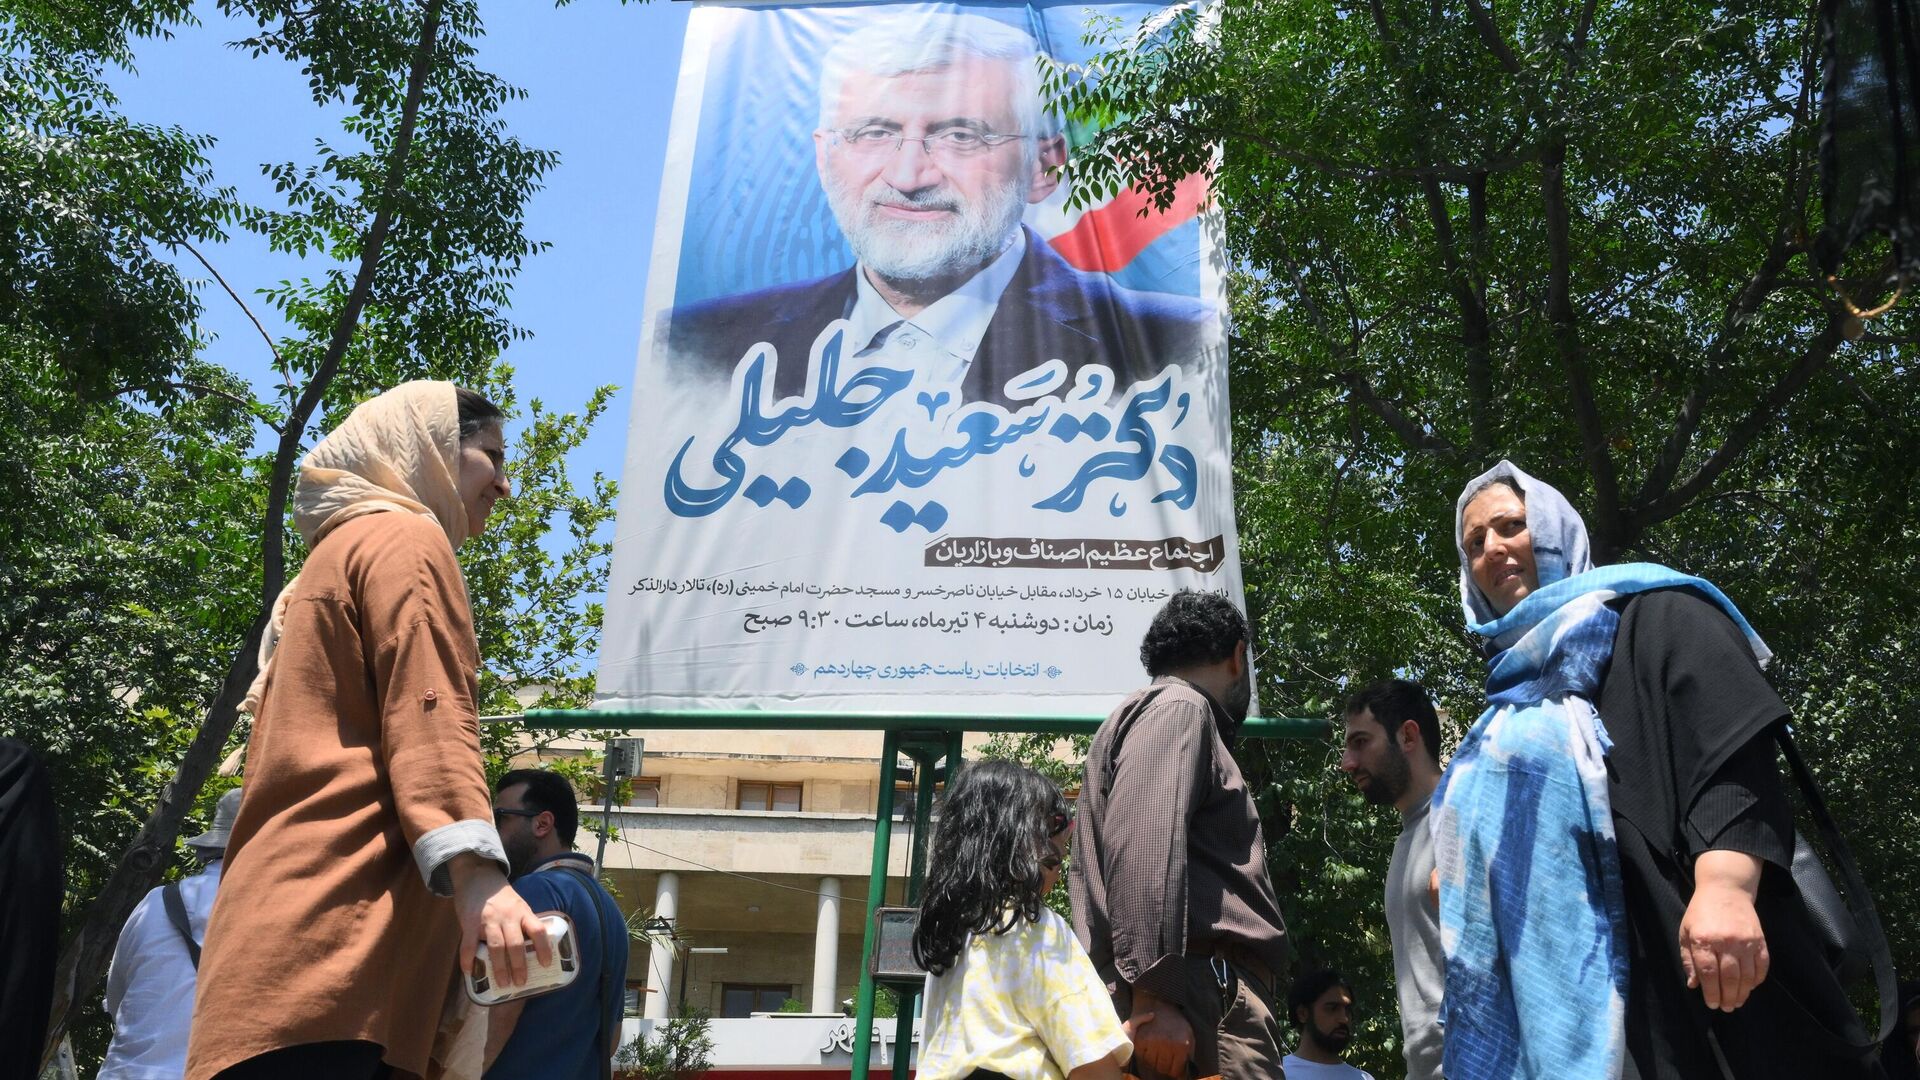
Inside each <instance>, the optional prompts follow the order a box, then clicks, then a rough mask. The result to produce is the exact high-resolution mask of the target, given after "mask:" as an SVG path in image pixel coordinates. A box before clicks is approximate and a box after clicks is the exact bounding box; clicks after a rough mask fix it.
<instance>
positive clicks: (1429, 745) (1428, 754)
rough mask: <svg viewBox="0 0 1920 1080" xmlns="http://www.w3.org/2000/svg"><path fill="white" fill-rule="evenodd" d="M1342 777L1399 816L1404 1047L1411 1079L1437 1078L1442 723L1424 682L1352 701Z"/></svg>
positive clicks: (1394, 912)
mask: <svg viewBox="0 0 1920 1080" xmlns="http://www.w3.org/2000/svg"><path fill="white" fill-rule="evenodd" d="M1340 771H1342V772H1344V773H1346V774H1347V777H1348V779H1350V780H1352V781H1353V784H1354V786H1355V787H1357V788H1359V789H1360V794H1361V795H1364V796H1365V797H1366V800H1367V801H1368V802H1370V803H1372V804H1373V805H1375V806H1391V807H1393V808H1394V809H1396V810H1398V811H1400V838H1399V839H1398V840H1396V841H1394V844H1393V861H1392V862H1391V863H1389V864H1388V865H1387V932H1388V934H1389V935H1390V936H1391V937H1392V939H1393V976H1394V978H1393V984H1394V990H1395V991H1396V993H1397V994H1398V996H1399V998H1400V1031H1401V1034H1402V1035H1403V1036H1404V1038H1403V1040H1402V1042H1401V1047H1402V1049H1403V1050H1404V1052H1405V1054H1406V1058H1407V1080H1439V1078H1440V1057H1441V1048H1442V1044H1441V1037H1440V998H1441V995H1442V993H1443V991H1444V990H1445V988H1446V959H1445V954H1444V953H1443V952H1442V951H1441V948H1440V913H1439V911H1438V910H1437V909H1436V908H1435V907H1434V904H1433V901H1432V899H1431V898H1430V897H1429V896H1428V884H1429V882H1430V881H1431V880H1432V878H1433V865H1434V864H1433V834H1432V832H1431V831H1430V830H1429V829H1428V827H1427V804H1428V802H1429V801H1431V799H1432V798H1433V789H1434V786H1435V785H1436V784H1438V783H1439V782H1440V718H1439V715H1438V714H1437V713H1435V711H1434V708H1433V699H1431V698H1429V697H1428V696H1427V692H1426V690H1425V689H1424V688H1423V687H1421V686H1420V684H1418V683H1411V682H1407V681H1406V680H1405V679H1382V680H1381V681H1379V682H1376V683H1373V684H1371V685H1369V686H1367V687H1366V688H1365V689H1363V690H1361V691H1360V692H1359V693H1357V694H1355V695H1353V697H1352V698H1350V699H1349V700H1348V701H1347V710H1346V746H1345V749H1344V750H1343V751H1342V752H1341V754H1340Z"/></svg>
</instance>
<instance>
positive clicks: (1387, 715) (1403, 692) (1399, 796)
mask: <svg viewBox="0 0 1920 1080" xmlns="http://www.w3.org/2000/svg"><path fill="white" fill-rule="evenodd" d="M1340 771H1341V772H1344V773H1346V774H1347V778H1348V779H1349V780H1352V781H1353V784H1354V786H1355V787H1357V788H1359V789H1360V794H1361V795H1364V796H1365V797H1366V800H1367V801H1368V802H1370V803H1372V804H1374V805H1375V806H1388V805H1392V806H1399V807H1400V808H1401V809H1402V810H1405V809H1407V807H1406V806H1401V802H1402V800H1404V799H1406V798H1407V796H1408V793H1409V792H1419V791H1421V790H1423V789H1428V788H1430V786H1431V785H1430V784H1427V783H1425V782H1423V781H1426V780H1429V779H1431V778H1433V777H1437V776H1438V775H1439V774H1440V717H1439V714H1438V713H1436V712H1435V711H1434V708H1433V699H1432V698H1430V697H1428V696H1427V691H1426V688H1425V687H1422V686H1421V685H1420V684H1419V683H1414V682H1408V681H1407V680H1405V679H1381V680H1380V681H1378V682H1375V683H1369V684H1368V685H1367V686H1365V687H1363V688H1362V689H1361V690H1360V691H1359V692H1358V693H1356V694H1354V695H1353V696H1352V697H1351V698H1348V699H1347V708H1346V732H1345V745H1344V748H1343V749H1342V751H1341V753H1340Z"/></svg>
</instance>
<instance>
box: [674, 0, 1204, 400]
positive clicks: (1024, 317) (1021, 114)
mask: <svg viewBox="0 0 1920 1080" xmlns="http://www.w3.org/2000/svg"><path fill="white" fill-rule="evenodd" d="M1039 55H1040V49H1039V46H1038V44H1037V43H1036V42H1035V40H1034V38H1033V36H1032V35H1030V34H1028V33H1027V32H1026V31H1024V30H1022V29H1020V28H1018V27H1015V26H1012V25H1009V24H1007V23H1003V22H1000V21H997V20H995V19H992V18H988V17H985V16H981V15H974V14H965V13H956V12H939V11H930V12H924V13H916V14H911V15H889V16H882V17H878V18H868V19H864V21H862V22H861V23H859V24H856V25H855V27H854V28H853V29H852V30H851V31H850V32H849V33H847V34H845V35H844V36H843V37H841V38H840V39H839V40H838V41H836V42H835V43H833V44H832V45H831V47H830V48H828V49H827V51H826V53H825V55H824V56H822V57H821V58H820V63H819V70H820V76H819V83H818V88H819V101H818V119H817V126H816V128H815V130H814V131H813V133H812V142H813V165H814V169H815V171H816V173H817V176H818V181H819V185H820V189H821V191H822V193H824V195H825V198H826V202H827V206H828V207H829V208H830V210H831V212H832V218H833V221H834V223H836V224H837V226H838V228H839V231H840V233H841V235H842V236H843V237H844V239H845V241H846V245H847V247H849V248H851V250H852V253H853V265H851V266H848V267H846V268H845V269H843V270H840V271H838V272H836V273H831V274H828V275H827V276H825V277H820V278H815V279H813V280H806V281H798V282H791V283H782V284H775V285H772V286H771V287H766V288H759V289H754V290H751V291H747V292H740V293H735V294H732V295H722V296H717V297H711V298H707V299H701V300H698V301H695V302H691V303H685V304H681V305H679V306H676V307H675V308H673V310H672V312H671V314H670V316H669V317H668V319H667V321H666V325H665V327H664V332H665V336H664V342H663V344H664V346H665V349H666V352H667V367H666V369H665V370H666V372H667V374H668V377H669V378H671V379H673V380H674V381H676V382H684V381H693V380H704V381H713V382H724V381H726V380H727V379H729V378H730V377H731V376H732V374H733V371H734V368H735V366H736V365H738V364H739V363H740V362H741V360H742V358H743V357H744V356H746V355H747V354H749V353H750V352H752V351H753V350H754V348H755V347H756V346H757V345H760V344H762V343H764V344H767V345H770V346H771V347H772V349H773V351H774V354H775V355H774V359H773V364H772V370H771V372H770V373H769V378H768V381H769V382H770V383H771V385H772V392H773V396H774V397H775V398H776V399H777V398H784V397H791V396H800V395H803V394H804V393H805V392H806V391H807V388H808V387H809V385H810V382H811V380H810V375H809V358H810V356H811V354H812V352H813V350H814V347H815V343H816V340H817V339H818V338H819V337H820V336H821V333H822V331H823V330H825V329H826V328H827V327H828V325H829V324H831V323H832V322H833V321H834V320H836V319H845V320H848V330H847V332H846V334H845V337H844V338H843V340H842V344H841V361H840V368H841V370H842V371H846V370H852V369H858V368H862V367H876V366H878V367H887V368H893V369H896V370H903V371H911V372H913V377H914V385H915V386H916V387H917V388H918V389H920V390H922V391H935V392H937V391H947V392H949V393H951V394H952V395H953V398H952V400H955V401H958V402H975V401H982V402H993V403H996V404H999V405H1001V406H1003V407H1006V408H1009V409H1012V408H1015V407H1017V406H1018V405H1019V404H1021V403H1022V402H1021V401H1020V400H1018V399H1019V397H1021V396H1023V395H1018V394H1016V395H1009V394H1008V384H1009V383H1010V382H1014V381H1016V377H1018V376H1020V375H1022V373H1025V372H1028V371H1030V370H1031V369H1033V368H1036V367H1038V366H1040V365H1042V364H1045V363H1047V362H1049V361H1053V360H1058V361H1060V362H1061V363H1062V364H1064V365H1065V369H1066V379H1067V383H1066V384H1064V385H1070V384H1071V382H1072V380H1073V377H1074V375H1075V373H1076V372H1078V371H1079V369H1080V368H1082V367H1085V366H1087V365H1090V364H1100V365H1104V366H1105V367H1106V368H1108V369H1109V370H1111V371H1112V372H1113V375H1114V379H1115V385H1114V386H1112V387H1108V388H1107V389H1108V390H1109V392H1110V391H1111V390H1114V389H1119V388H1124V387H1126V386H1128V385H1131V384H1132V383H1134V382H1136V381H1138V380H1141V379H1145V378H1148V377H1150V376H1152V375H1154V374H1156V373H1158V372H1159V371H1160V370H1161V369H1162V368H1163V367H1165V366H1166V365H1168V364H1172V363H1181V364H1184V365H1186V366H1187V367H1188V368H1189V369H1191V368H1192V366H1193V365H1194V364H1195V363H1196V362H1197V360H1198V359H1199V358H1200V356H1201V354H1202V353H1203V351H1204V350H1206V349H1207V348H1209V347H1210V345H1211V344H1212V343H1214V342H1215V341H1217V339H1218V336H1219V326H1218V322H1217V318H1216V316H1215V315H1214V312H1213V310H1212V308H1210V307H1209V306H1208V305H1205V304H1203V303H1201V302H1200V301H1199V300H1198V299H1196V298H1195V297H1192V296H1182V295H1176V294H1173V293H1166V292H1149V291H1144V290H1137V289H1132V288H1127V287H1124V286H1122V285H1120V284H1118V283H1116V282H1115V281H1114V280H1112V278H1111V277H1109V276H1108V275H1107V274H1105V273H1101V272H1098V271H1089V270H1083V269H1078V268H1076V267H1074V266H1073V265H1071V264H1070V263H1069V262H1068V261H1067V260H1066V259H1065V258H1063V257H1062V255H1061V254H1060V253H1059V252H1058V251H1056V250H1055V249H1054V247H1053V246H1051V245H1050V244H1049V243H1048V241H1047V240H1046V239H1045V238H1043V237H1042V236H1041V235H1040V234H1039V233H1038V232H1036V231H1035V230H1034V229H1033V228H1031V227H1029V226H1028V225H1027V224H1025V223H1024V219H1025V217H1026V216H1027V214H1028V212H1029V208H1030V207H1033V206H1035V205H1036V204H1039V203H1041V202H1043V201H1044V200H1046V199H1048V197H1049V196H1051V195H1053V194H1054V193H1055V191H1056V189H1057V188H1058V186H1059V183H1060V180H1059V174H1058V169H1059V167H1060V165H1061V164H1062V163H1063V162H1064V161H1065V156H1066V153H1067V140H1066V137H1065V134H1064V133H1063V131H1062V127H1061V124H1060V122H1059V120H1058V118H1057V117H1056V116H1055V114H1054V113H1053V111H1052V110H1051V109H1050V108H1049V107H1048V104H1047V101H1046V98H1045V95H1044V92H1043V90H1042V86H1041V77H1040V71H1039V65H1038V58H1039ZM797 164H798V163H796V165H797ZM1063 388H1064V387H1063Z"/></svg>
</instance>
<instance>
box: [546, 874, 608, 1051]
mask: <svg viewBox="0 0 1920 1080" xmlns="http://www.w3.org/2000/svg"><path fill="white" fill-rule="evenodd" d="M544 869H548V870H562V871H565V872H566V873H569V874H572V875H573V876H574V877H577V878H579V879H580V882H581V884H583V885H585V886H586V887H587V902H588V903H590V904H592V905H593V912H594V915H595V916H596V917H597V920H598V922H599V923H600V957H599V959H600V1058H599V1060H600V1076H601V1080H613V1053H614V1050H615V1049H617V1048H616V1047H615V1045H614V1043H615V1042H616V1041H617V1040H618V1039H619V1037H620V1025H619V1024H618V1023H617V1022H616V1023H615V1024H614V1026H613V1030H612V1031H611V1032H609V1031H608V1030H607V1012H608V1011H609V1008H610V1006H609V1002H614V1001H619V1000H620V998H619V997H618V996H617V994H618V990H617V988H615V987H613V986H612V985H610V984H611V981H612V979H613V965H612V964H609V963H607V943H608V942H610V941H613V940H614V938H613V931H612V930H611V929H610V928H608V926H607V906H606V905H605V904H603V903H601V902H600V883H599V882H597V881H595V880H594V879H593V875H592V874H589V873H587V872H586V871H585V870H582V869H580V868H579V867H577V866H568V865H566V864H565V863H555V864H554V865H552V866H549V867H545V868H544ZM584 951H585V950H582V952H584Z"/></svg>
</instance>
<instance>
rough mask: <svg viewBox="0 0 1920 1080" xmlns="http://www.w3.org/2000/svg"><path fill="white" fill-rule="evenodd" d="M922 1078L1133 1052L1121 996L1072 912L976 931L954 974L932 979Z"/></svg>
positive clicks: (956, 1079)
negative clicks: (1085, 946)
mask: <svg viewBox="0 0 1920 1080" xmlns="http://www.w3.org/2000/svg"><path fill="white" fill-rule="evenodd" d="M921 1032H922V1034H921V1039H920V1064H919V1070H918V1073H917V1075H918V1077H919V1080H962V1078H964V1077H966V1076H967V1075H968V1074H969V1073H972V1072H973V1071H974V1070H975V1069H991V1070H992V1071H994V1072H997V1073H1004V1074H1006V1075H1007V1076H1010V1077H1012V1078H1013V1080H1065V1077H1066V1074H1067V1073H1069V1072H1072V1071H1073V1070H1074V1069H1077V1068H1079V1067H1080V1066H1082V1065H1086V1064H1090V1063H1092V1062H1095V1061H1099V1060H1100V1059H1101V1058H1103V1057H1107V1056H1109V1055H1111V1056H1112V1058H1113V1060H1114V1061H1115V1062H1116V1063H1118V1064H1122V1065H1124V1064H1126V1062H1127V1059H1128V1058H1130V1057H1132V1056H1133V1044H1132V1043H1131V1042H1129V1041H1127V1035H1126V1032H1124V1031H1122V1030H1121V1028H1120V1018H1119V1017H1118V1016H1116V1015H1115V1014H1114V1011H1113V999H1112V998H1110V997H1108V996H1107V988H1106V985H1105V984H1104V983H1102V982H1101V981H1100V975H1099V973H1098V972H1096V971H1095V970H1094V969H1093V961H1091V960H1089V959H1087V954H1086V953H1085V952H1084V951H1083V950H1082V949H1081V948H1080V943H1079V942H1078V941H1075V940H1074V937H1073V930H1072V928H1071V927H1069V926H1068V925H1067V923H1066V920H1064V919H1062V918H1061V917H1060V916H1058V915H1056V914H1054V913H1053V912H1052V911H1049V910H1047V909H1045V908H1042V909H1041V911H1040V921H1038V922H1027V921H1026V920H1024V919H1022V920H1020V921H1019V922H1017V923H1016V924H1015V925H1014V927H1013V929H1011V930H1009V931H1007V932H1006V933H1004V934H974V935H972V936H971V937H969V938H968V939H967V946H966V948H965V949H964V950H962V951H961V953H960V958H959V960H958V961H956V962H955V964H954V966H953V967H951V968H949V969H947V971H946V973H945V974H942V975H938V976H930V977H929V978H928V979H927V994H926V1010H925V1012H924V1013H923V1021H922V1025H921Z"/></svg>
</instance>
